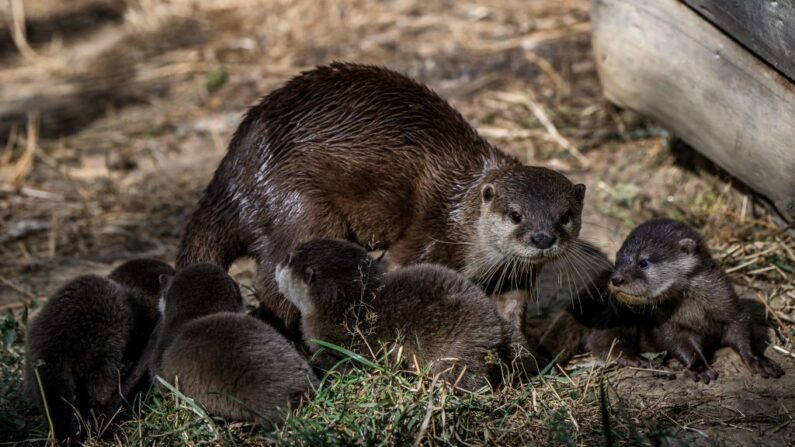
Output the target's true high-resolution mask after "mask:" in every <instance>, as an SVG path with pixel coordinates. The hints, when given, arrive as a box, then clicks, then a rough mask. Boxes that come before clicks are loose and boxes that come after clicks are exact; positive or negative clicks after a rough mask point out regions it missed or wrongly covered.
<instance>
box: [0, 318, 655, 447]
mask: <svg viewBox="0 0 795 447" xmlns="http://www.w3.org/2000/svg"><path fill="white" fill-rule="evenodd" d="M23 316H24V315H23V314H22V313H17V314H14V313H12V312H10V311H9V312H7V313H6V314H5V316H4V318H3V320H2V321H3V325H2V328H3V332H2V336H3V340H4V345H3V352H2V377H0V387H2V388H0V389H1V390H2V395H0V404H1V408H2V413H0V424H1V425H0V439H2V440H4V441H6V442H10V443H14V444H19V445H34V444H37V443H41V442H42V441H43V440H44V439H46V438H47V432H48V430H47V423H46V421H45V420H44V418H43V417H40V415H39V414H38V412H37V411H36V410H35V409H34V408H32V407H31V404H30V403H29V402H28V401H27V400H26V399H25V397H24V396H23V395H22V394H21V389H22V373H21V371H22V360H23V352H22V346H21V345H20V339H21V337H20V334H21V332H22V330H23V328H24V322H23V320H22V318H21V317H23ZM324 345H325V346H326V348H329V349H335V350H338V351H339V352H340V353H343V354H346V355H347V357H346V358H345V359H344V360H343V361H342V362H341V363H347V366H348V367H346V368H345V372H342V369H341V368H335V369H333V370H332V371H331V372H329V373H328V374H327V375H326V376H325V378H324V379H323V380H322V381H321V383H320V385H319V386H318V388H317V390H316V393H315V395H314V397H313V398H312V399H311V400H308V401H306V402H305V403H304V404H302V405H300V406H298V407H297V408H293V409H292V410H291V411H290V413H289V415H288V418H287V420H286V422H285V423H284V424H283V426H281V427H280V428H278V429H276V430H272V431H266V430H264V429H263V428H262V427H259V426H257V425H256V424H251V423H225V422H224V421H221V420H217V419H213V418H212V417H211V416H210V415H209V414H208V413H207V412H206V411H205V410H204V409H203V408H201V406H200V405H199V404H197V403H195V402H194V401H193V400H192V399H190V398H189V397H188V396H185V395H183V394H182V393H180V392H179V390H178V389H177V387H175V386H172V385H171V384H168V383H165V382H163V386H162V387H161V389H162V391H159V390H156V389H154V388H153V389H152V390H150V392H149V393H148V394H146V395H145V396H141V398H140V399H137V400H136V401H135V402H134V403H133V404H132V406H133V415H134V416H133V417H132V418H128V419H127V420H124V421H120V422H119V423H118V424H117V425H116V426H114V427H111V430H108V431H107V433H106V434H105V435H104V436H102V437H99V436H98V435H97V434H96V433H93V434H91V435H90V436H89V437H88V441H87V445H90V446H114V445H119V446H122V445H144V444H145V445H151V444H152V443H156V444H158V445H191V446H192V445H286V446H309V445H583V444H587V445H651V444H655V441H659V439H661V435H660V434H659V433H658V431H657V430H656V428H655V427H648V426H646V427H643V426H640V427H639V426H638V425H637V424H636V422H634V421H636V420H638V419H639V415H637V414H634V413H633V412H632V411H631V410H628V409H627V408H625V407H624V406H623V404H622V403H621V401H620V400H617V399H616V398H615V396H614V393H611V392H610V391H609V389H610V385H609V383H610V379H609V375H610V372H611V371H612V370H613V368H610V367H604V366H596V365H592V366H590V367H586V368H581V369H577V370H574V371H572V372H570V373H569V374H567V375H563V374H561V373H560V372H559V371H557V372H556V370H549V372H547V373H545V374H544V375H542V376H538V377H536V378H534V379H532V380H531V381H530V382H529V383H526V384H523V385H522V386H516V387H512V386H506V387H503V388H500V389H498V390H492V389H491V388H488V387H484V388H483V389H480V390H478V391H475V392H467V391H463V390H459V389H452V388H451V387H450V386H449V385H448V384H445V383H443V382H442V381H440V380H437V379H436V378H434V377H431V376H430V375H429V373H428V372H427V371H420V372H419V373H418V374H417V373H408V372H406V371H402V370H400V369H398V368H396V367H394V366H393V365H390V364H389V363H388V360H387V356H384V357H381V358H366V357H362V356H359V355H357V354H354V353H351V352H350V351H347V350H345V349H344V348H340V347H336V346H334V345H331V344H328V343H325V344H324Z"/></svg>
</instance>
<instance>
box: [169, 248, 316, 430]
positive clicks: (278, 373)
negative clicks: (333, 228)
mask: <svg viewBox="0 0 795 447" xmlns="http://www.w3.org/2000/svg"><path fill="white" fill-rule="evenodd" d="M164 283H165V285H164V290H165V292H164V297H165V298H164V300H165V309H164V318H163V325H162V327H161V332H160V336H159V340H158V343H157V347H156V349H155V360H154V368H155V372H156V373H157V374H158V375H159V376H161V377H163V378H164V379H165V380H167V381H168V382H170V383H172V384H174V385H176V386H177V387H178V388H179V389H180V390H181V391H182V392H184V393H185V394H186V395H188V396H191V397H193V398H195V399H196V400H197V401H198V402H199V403H200V404H202V405H203V406H204V407H205V408H207V410H208V411H209V412H210V413H211V414H213V415H216V416H220V417H223V418H225V419H227V420H248V421H257V422H259V423H261V424H263V425H264V426H266V427H272V426H273V425H274V424H277V423H280V422H281V421H283V420H284V416H285V414H286V410H287V407H288V405H295V404H297V403H298V402H299V401H300V400H301V397H302V396H303V395H304V394H309V393H311V392H312V390H313V387H314V385H315V384H316V383H317V379H316V378H315V377H314V375H313V373H312V371H311V370H310V368H309V365H308V364H307V362H306V360H304V358H303V357H301V356H300V355H299V354H298V352H296V350H295V349H294V348H293V346H292V345H291V344H290V342H288V341H287V339H285V338H284V336H282V335H281V334H280V333H279V332H277V331H276V330H275V329H273V328H272V327H270V326H268V325H267V324H265V323H263V322H261V321H259V320H257V319H255V318H253V317H250V316H247V315H245V314H243V313H242V310H243V308H244V307H243V306H244V304H243V297H242V296H241V294H240V289H239V288H238V285H237V283H236V282H235V281H234V280H233V279H232V278H231V277H230V276H229V275H227V274H226V272H225V271H224V270H223V269H221V268H219V267H218V266H215V265H211V264H196V265H193V266H191V267H188V268H186V269H184V270H182V271H180V272H179V273H177V274H176V276H174V277H173V278H171V279H169V278H164Z"/></svg>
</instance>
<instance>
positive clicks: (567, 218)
mask: <svg viewBox="0 0 795 447" xmlns="http://www.w3.org/2000/svg"><path fill="white" fill-rule="evenodd" d="M569 222H571V211H566V213H564V214H563V215H562V216H560V224H561V225H567V224H568V223H569Z"/></svg>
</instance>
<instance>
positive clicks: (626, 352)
mask: <svg viewBox="0 0 795 447" xmlns="http://www.w3.org/2000/svg"><path fill="white" fill-rule="evenodd" d="M636 339H637V334H635V333H628V332H627V331H626V330H623V329H621V328H610V329H594V330H593V331H591V333H590V334H589V335H588V337H587V339H586V341H585V347H586V349H588V351H590V352H591V354H593V355H595V356H597V357H600V358H603V359H608V358H609V359H613V360H615V361H616V362H617V363H618V364H620V365H624V366H633V367H637V368H651V367H652V366H653V364H652V363H651V361H649V360H647V359H646V358H644V357H643V356H641V355H640V353H639V352H638V349H637V347H636V346H635V343H633V342H632V340H636Z"/></svg>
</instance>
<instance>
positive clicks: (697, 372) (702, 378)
mask: <svg viewBox="0 0 795 447" xmlns="http://www.w3.org/2000/svg"><path fill="white" fill-rule="evenodd" d="M687 375H688V376H690V378H691V379H693V380H694V381H696V382H704V384H705V385H708V384H709V383H710V382H711V381H713V380H715V379H717V378H718V372H717V371H715V370H714V369H712V368H709V367H704V366H703V365H699V366H697V367H693V368H690V369H688V370H687Z"/></svg>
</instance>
